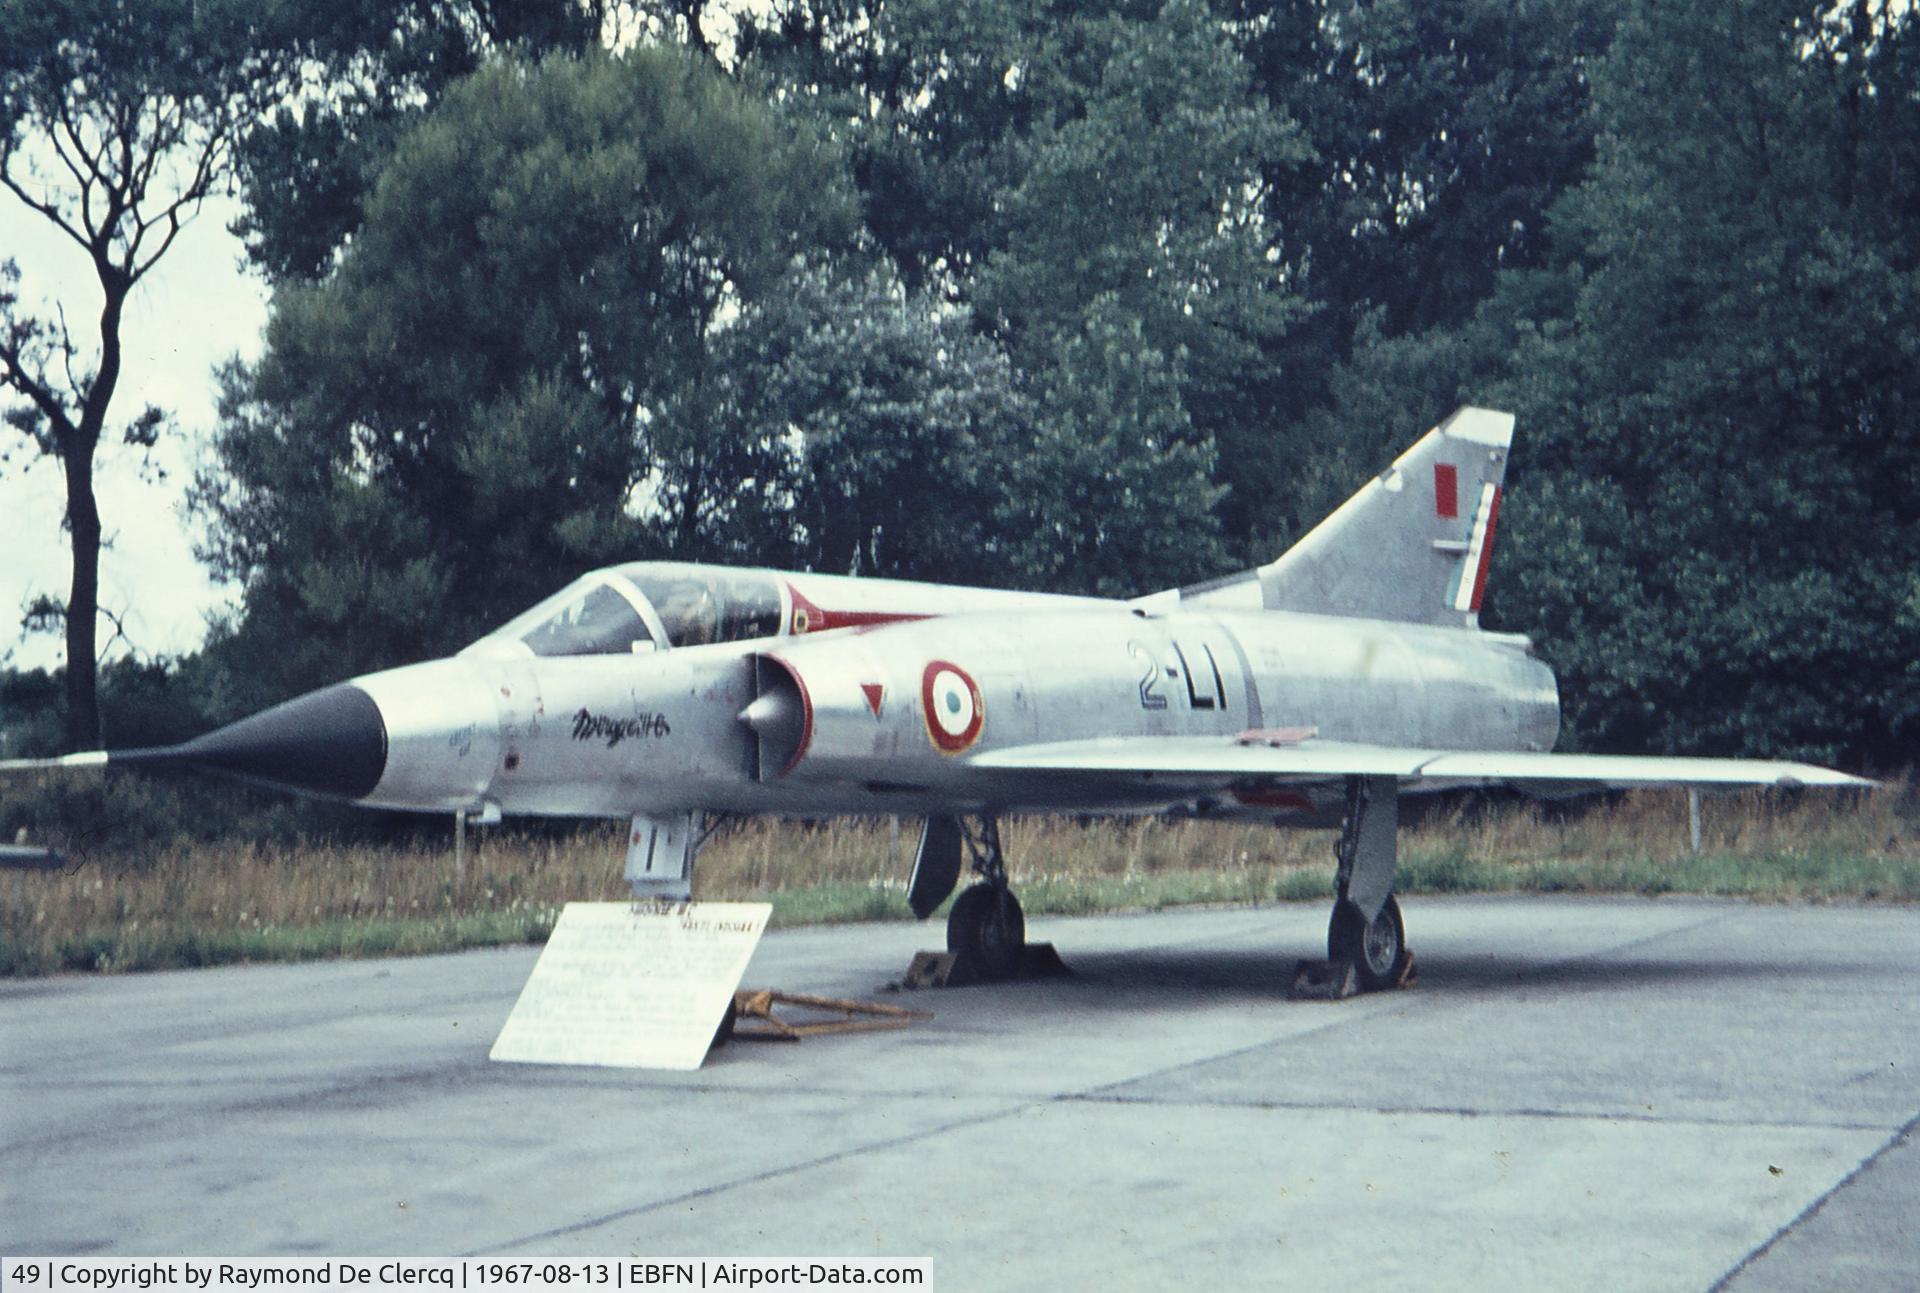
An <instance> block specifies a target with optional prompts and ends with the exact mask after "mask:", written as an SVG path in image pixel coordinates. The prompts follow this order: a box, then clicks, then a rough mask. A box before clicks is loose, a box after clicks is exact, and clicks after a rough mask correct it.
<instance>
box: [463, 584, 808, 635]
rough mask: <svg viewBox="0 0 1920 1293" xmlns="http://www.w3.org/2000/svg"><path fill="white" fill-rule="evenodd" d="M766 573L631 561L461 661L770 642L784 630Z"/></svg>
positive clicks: (542, 607)
mask: <svg viewBox="0 0 1920 1293" xmlns="http://www.w3.org/2000/svg"><path fill="white" fill-rule="evenodd" d="M784 615H785V602H784V600H783V596H782V589H781V587H780V582H779V580H778V579H777V578H776V577H775V576H774V575H772V574H771V573H770V572H767V571H760V570H733V569H727V568H723V567H718V566H694V565H683V564H680V563H676V562H663V561H636V562H633V563H631V564H629V565H624V566H613V567H609V568H608V569H605V570H596V571H594V572H593V573H591V574H588V575H584V576H582V577H581V578H579V579H576V580H575V581H574V582H573V583H571V584H568V585H567V586H566V587H565V588H563V589H561V590H560V591H559V592H557V593H555V594H554V595H553V596H552V597H549V598H547V600H545V601H543V602H541V603H540V604H539V605H538V606H535V607H534V608H533V609H532V610H530V611H527V612H526V613H525V614H522V615H518V616H515V617H514V618H513V619H511V620H509V621H507V623H505V624H503V625H501V626H500V627H499V628H497V629H495V630H494V631H493V632H491V633H489V634H487V636H485V637H483V638H481V639H480V640H479V641H478V642H475V643H474V644H473V645H472V646H470V647H468V648H467V650H466V651H465V652H462V654H468V653H472V654H477V655H479V654H484V655H501V654H506V655H523V654H532V655H536V656H570V655H629V654H632V653H634V652H639V651H650V650H654V649H656V648H657V647H658V646H659V645H660V644H662V643H665V644H666V645H667V646H672V647H683V646H704V645H706V644H708V643H710V642H742V641H746V640H747V639H750V638H764V637H773V636H775V635H776V634H778V633H779V632H780V627H781V624H782V623H783V622H784Z"/></svg>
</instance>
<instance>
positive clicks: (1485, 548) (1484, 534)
mask: <svg viewBox="0 0 1920 1293" xmlns="http://www.w3.org/2000/svg"><path fill="white" fill-rule="evenodd" d="M1499 524H1500V487H1499V486H1498V485H1496V484H1494V483H1493V482H1491V481H1489V482H1487V483H1486V484H1485V485H1483V486H1481V488H1480V508H1479V510H1478V511H1477V512H1475V513H1474V517H1473V538H1472V539H1471V540H1470V541H1469V542H1468V544H1467V564H1466V567H1465V571H1464V575H1465V577H1464V578H1462V579H1461V580H1460V592H1459V595H1458V596H1457V597H1456V598H1455V599H1454V603H1453V609H1455V610H1456V611H1470V612H1472V613H1474V614H1476V615H1477V614H1479V612H1480V602H1481V600H1482V599H1483V598H1484V597H1485V596H1486V595H1487V566H1488V564H1489V563H1490V562H1492V560H1493V533H1494V530H1495V529H1497V528H1498V527H1499Z"/></svg>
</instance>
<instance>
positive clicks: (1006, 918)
mask: <svg viewBox="0 0 1920 1293" xmlns="http://www.w3.org/2000/svg"><path fill="white" fill-rule="evenodd" d="M1026 948H1027V918H1026V916H1025V914H1024V913H1022V912H1021V910H1020V900H1019V899H1018V898H1016V897H1014V896H1013V891H1012V890H1011V889H1007V888H1005V887H1003V886H997V885H990V884H976V885H973V886H971V887H969V888H968V889H966V890H964V891H963V892H962V893H961V894H960V896H959V897H958V898H955V899H954V900H953V907H952V909H951V910H949V911H948V912H947V950H948V951H949V952H952V953H953V954H954V958H955V967H954V968H955V969H957V970H959V971H961V973H962V974H963V975H970V976H971V977H973V978H976V979H1005V978H1010V977H1011V976H1013V975H1014V974H1016V973H1018V972H1019V969H1020V962H1021V958H1022V957H1023V956H1025V954H1026Z"/></svg>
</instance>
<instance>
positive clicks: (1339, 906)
mask: <svg viewBox="0 0 1920 1293" xmlns="http://www.w3.org/2000/svg"><path fill="white" fill-rule="evenodd" d="M1327 960H1329V961H1331V962H1332V963H1333V964H1334V965H1336V966H1337V965H1339V964H1341V963H1342V962H1351V963H1352V965H1353V968H1354V970H1355V972H1356V973H1357V974H1358V975H1359V976H1360V986H1361V987H1363V988H1365V989H1366V990H1367V991H1368V992H1378V991H1379V990H1380V989H1382V988H1391V987H1394V986H1396V985H1397V984H1398V983H1399V982H1400V974H1401V971H1403V970H1404V969H1405V968H1406V965H1407V927H1406V925H1405V924H1404V923H1403V922H1402V921H1401V919H1400V904H1399V903H1398V902H1396V901H1394V899H1393V897H1392V895H1388V897H1387V901H1386V905H1385V906H1383V907H1381V908H1380V914H1379V915H1378V916H1375V917H1374V918H1373V920H1372V922H1371V923H1369V922H1368V921H1367V919H1366V918H1365V917H1364V916H1362V915H1361V914H1360V909H1359V908H1358V907H1356V906H1354V905H1353V904H1352V903H1351V902H1349V901H1347V900H1346V899H1344V898H1343V899H1341V900H1340V901H1339V902H1337V903H1335V904H1334V908H1333V920H1332V921H1331V922H1330V923H1329V924H1328V925H1327Z"/></svg>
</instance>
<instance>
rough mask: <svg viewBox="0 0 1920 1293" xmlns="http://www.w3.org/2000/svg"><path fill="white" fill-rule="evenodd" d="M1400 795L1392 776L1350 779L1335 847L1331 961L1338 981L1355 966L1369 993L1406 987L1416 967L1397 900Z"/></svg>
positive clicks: (1361, 984)
mask: <svg viewBox="0 0 1920 1293" xmlns="http://www.w3.org/2000/svg"><path fill="white" fill-rule="evenodd" d="M1399 790H1400V786H1399V782H1398V781H1396V780H1395V779H1394V778H1392V777H1349V778H1348V779H1347V813H1346V818H1345V820H1344V821H1342V823H1341V826H1340V839H1339V842H1338V843H1336V844H1335V845H1334V856H1335V857H1336V858H1337V859H1338V861H1339V870H1338V871H1336V872H1335V873H1334V889H1335V895H1336V896H1335V898H1334V903H1333V918H1332V919H1331V920H1330V921H1329V922H1328V924H1327V962H1328V965H1329V968H1330V969H1331V971H1332V978H1333V979H1334V981H1336V982H1338V981H1339V980H1340V979H1341V978H1342V977H1344V970H1345V967H1347V966H1352V967H1353V972H1354V979H1355V983H1356V986H1358V987H1359V988H1360V989H1361V990H1362V991H1364V992H1378V991H1379V990H1381V989H1382V988H1394V987H1400V986H1402V985H1403V984H1404V983H1405V982H1406V981H1407V977H1408V971H1409V970H1410V969H1411V967H1412V965H1413V955H1412V953H1410V952H1408V951H1407V927H1406V924H1405V922H1403V921H1402V920H1401V919H1400V904H1399V903H1398V902H1396V901H1394V897H1393V870H1394V861H1395V852H1396V841H1397V837H1398V835H1399V831H1400V800H1399Z"/></svg>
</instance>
